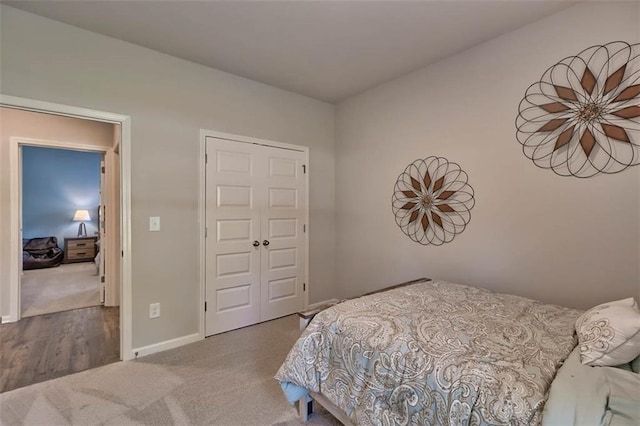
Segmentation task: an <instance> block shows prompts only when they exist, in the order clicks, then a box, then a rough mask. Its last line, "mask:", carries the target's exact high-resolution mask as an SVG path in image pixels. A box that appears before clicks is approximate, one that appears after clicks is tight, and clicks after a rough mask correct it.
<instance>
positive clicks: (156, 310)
mask: <svg viewBox="0 0 640 426" xmlns="http://www.w3.org/2000/svg"><path fill="white" fill-rule="evenodd" d="M159 316H160V304H159V303H152V304H150V305H149V318H158V317H159Z"/></svg>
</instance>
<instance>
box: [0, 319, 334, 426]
mask: <svg viewBox="0 0 640 426" xmlns="http://www.w3.org/2000/svg"><path fill="white" fill-rule="evenodd" d="M299 334H300V331H299V329H298V318H297V316H295V315H292V316H288V317H284V318H280V319H277V320H273V321H269V322H266V323H262V324H258V325H254V326H251V327H246V328H243V329H240V330H235V331H231V332H228V333H223V334H219V335H216V336H212V337H210V338H207V339H205V340H202V341H199V342H196V343H193V344H190V345H187V346H183V347H180V348H176V349H173V350H169V351H165V352H161V353H157V354H153V355H150V356H147V357H143V358H139V359H137V360H135V361H127V362H117V363H114V364H109V365H107V366H104V367H99V368H95V369H92V370H88V371H84V372H81V373H77V374H73V375H70V376H66V377H62V378H59V379H54V380H50V381H48V382H43V383H38V384H35V385H31V386H27V387H25V388H21V389H17V390H14V391H10V392H5V393H2V394H0V424H3V425H229V426H233V425H278V426H284V425H287V426H289V425H299V424H301V422H300V421H299V420H298V418H297V410H296V407H294V406H291V405H289V404H288V403H287V402H286V400H285V398H284V395H283V393H282V391H281V389H280V386H279V384H278V383H277V382H276V381H275V380H274V379H273V375H274V374H275V373H276V371H277V369H278V368H279V367H280V364H281V363H282V361H283V360H284V358H285V357H286V355H287V353H288V351H289V349H290V348H291V346H292V345H293V343H294V342H295V340H296V339H297V337H298V336H299ZM309 424H313V425H334V426H335V425H339V424H340V423H339V422H338V421H337V420H336V419H335V418H333V417H332V416H331V415H330V414H329V413H327V412H326V411H324V410H323V409H321V408H319V409H318V411H317V412H316V413H314V414H313V415H312V416H311V417H310V419H309Z"/></svg>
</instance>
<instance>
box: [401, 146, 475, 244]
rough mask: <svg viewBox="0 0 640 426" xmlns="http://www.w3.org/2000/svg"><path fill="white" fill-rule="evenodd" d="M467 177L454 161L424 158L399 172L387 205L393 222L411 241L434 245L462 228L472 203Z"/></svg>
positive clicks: (452, 236) (447, 239) (471, 192)
mask: <svg viewBox="0 0 640 426" xmlns="http://www.w3.org/2000/svg"><path fill="white" fill-rule="evenodd" d="M467 181H468V176H467V173H465V172H464V171H463V170H462V169H460V166H458V165H457V164H456V163H451V162H449V161H448V160H447V159H446V158H442V157H428V158H425V159H424V160H416V161H414V162H413V163H411V164H409V165H408V166H407V168H406V169H405V170H404V172H402V173H401V174H400V176H399V177H398V180H397V181H396V185H395V188H394V192H393V197H392V201H391V207H392V209H393V213H394V215H395V217H396V223H397V224H398V226H399V227H400V229H401V230H402V232H404V233H405V234H406V235H407V236H408V237H409V238H411V239H412V240H413V241H415V242H417V243H420V244H423V245H427V244H433V245H436V246H439V245H442V244H444V243H448V242H450V241H452V240H453V238H454V237H455V236H456V235H457V234H459V233H461V232H462V231H464V229H465V227H466V226H467V224H468V223H469V221H470V220H471V208H473V206H474V204H475V200H474V198H473V197H474V193H473V188H472V187H471V186H470V185H469V184H468V183H467Z"/></svg>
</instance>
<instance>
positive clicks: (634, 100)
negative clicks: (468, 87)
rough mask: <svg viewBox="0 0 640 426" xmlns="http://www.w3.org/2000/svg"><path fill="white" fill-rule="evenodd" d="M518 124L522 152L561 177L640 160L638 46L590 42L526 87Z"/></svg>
mask: <svg viewBox="0 0 640 426" xmlns="http://www.w3.org/2000/svg"><path fill="white" fill-rule="evenodd" d="M516 127H517V129H518V130H517V139H518V141H519V142H520V144H521V145H522V150H523V152H524V154H525V155H526V156H527V157H528V158H529V159H531V160H532V161H533V162H534V164H535V165H536V166H538V167H541V168H544V169H551V170H553V171H554V172H555V173H556V174H558V175H561V176H575V177H579V178H586V177H591V176H594V175H597V174H600V173H605V174H612V173H618V172H621V171H623V170H625V169H626V168H628V167H630V166H636V165H638V164H640V44H629V43H626V42H623V41H616V42H612V43H608V44H604V45H597V46H592V47H589V48H587V49H585V50H583V51H582V52H580V53H579V54H578V55H576V56H570V57H568V58H565V59H563V60H561V61H560V62H558V63H557V64H555V65H553V66H552V67H550V68H549V69H548V70H547V71H546V72H545V73H544V74H543V75H542V78H541V79H540V81H538V82H536V83H534V84H532V85H531V86H529V88H528V89H527V91H526V94H525V97H524V99H523V100H522V101H521V102H520V106H519V114H518V117H517V119H516Z"/></svg>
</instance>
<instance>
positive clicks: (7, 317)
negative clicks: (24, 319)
mask: <svg viewBox="0 0 640 426" xmlns="http://www.w3.org/2000/svg"><path fill="white" fill-rule="evenodd" d="M16 321H18V320H17V319H15V320H12V318H11V315H3V316H2V322H1V323H2V324H7V323H10V322H16Z"/></svg>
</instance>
